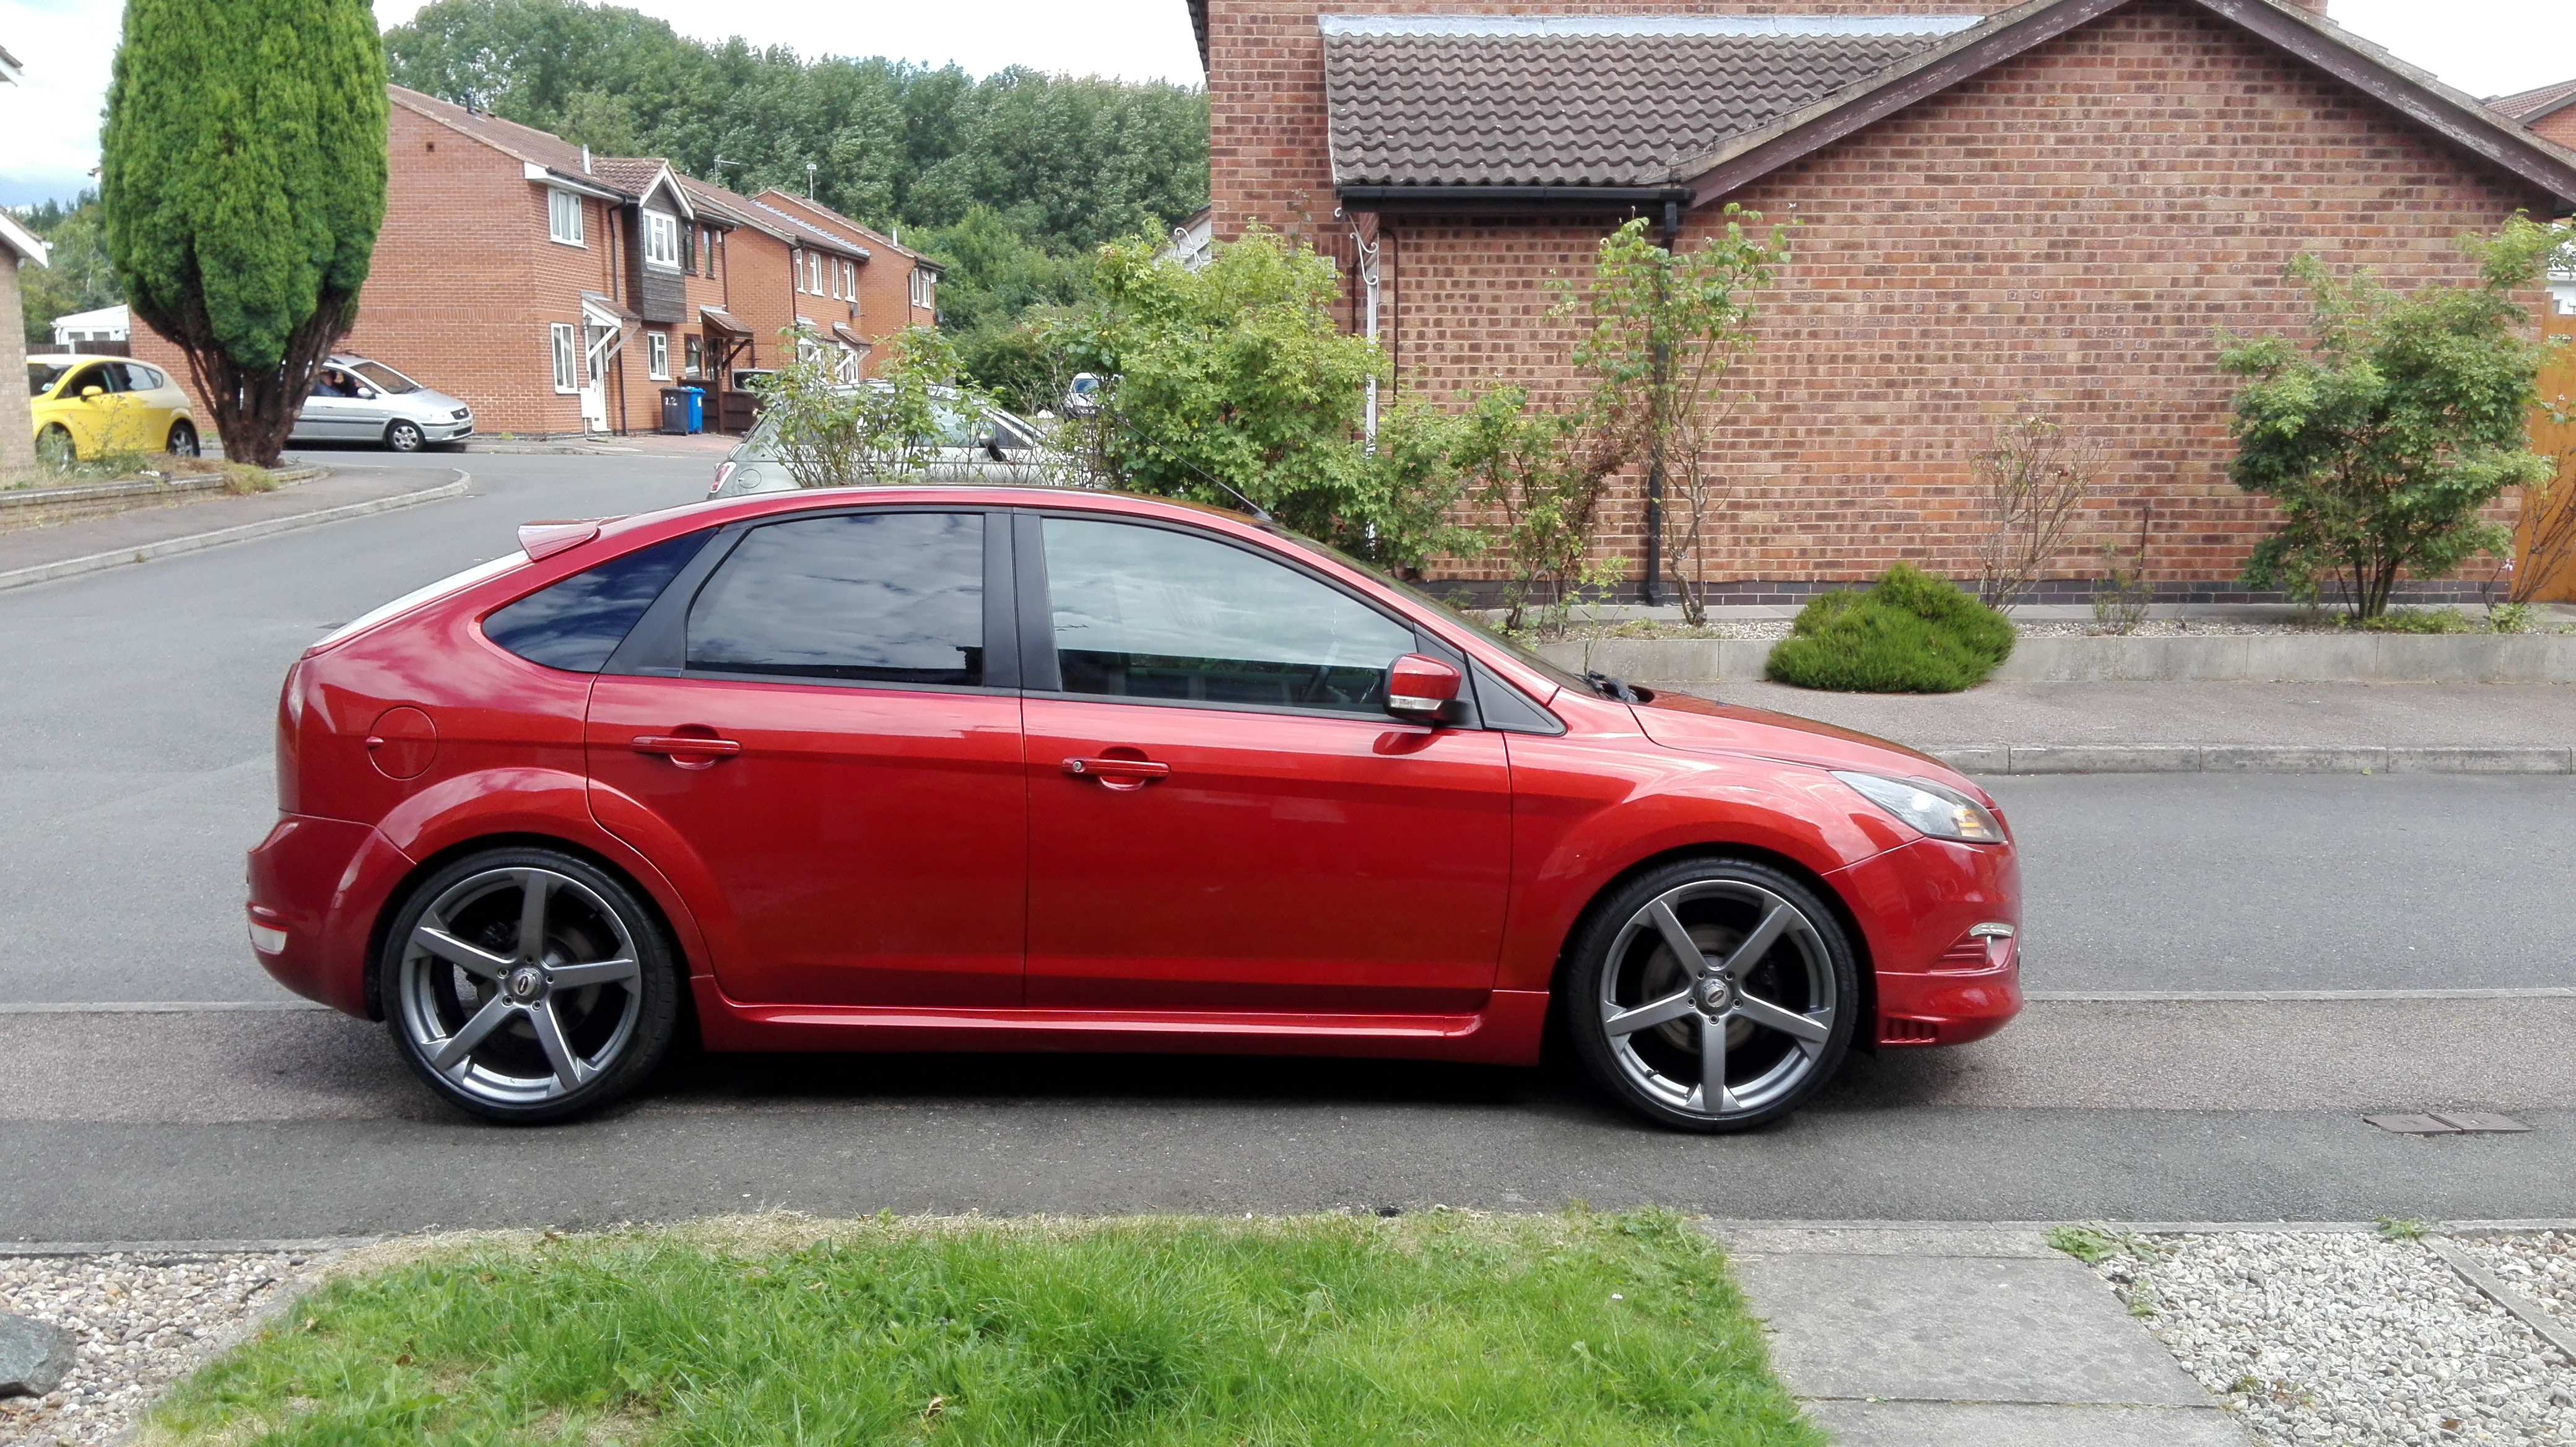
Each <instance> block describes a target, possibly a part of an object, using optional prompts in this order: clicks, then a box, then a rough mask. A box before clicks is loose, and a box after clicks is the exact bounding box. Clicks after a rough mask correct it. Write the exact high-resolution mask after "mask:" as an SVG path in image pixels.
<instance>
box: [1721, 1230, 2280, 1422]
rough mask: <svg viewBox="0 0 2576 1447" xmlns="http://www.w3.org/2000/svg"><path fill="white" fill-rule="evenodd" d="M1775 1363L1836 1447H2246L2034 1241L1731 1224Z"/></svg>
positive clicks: (1727, 1234)
mask: <svg viewBox="0 0 2576 1447" xmlns="http://www.w3.org/2000/svg"><path fill="white" fill-rule="evenodd" d="M1712 1233H1713V1234H1715V1235H1717V1236H1718V1237H1719V1239H1720V1240H1722V1241H1723V1242H1725V1244H1726V1246H1727V1250H1728V1254H1729V1255H1730V1257H1731V1258H1732V1259H1733V1262H1734V1265H1735V1272H1736V1279H1737V1280H1738V1281H1740V1282H1741V1283H1742V1284H1743V1286H1744V1291H1745V1294H1746V1296H1747V1297H1749V1298H1750V1299H1751V1302H1752V1306H1753V1311H1754V1314H1755V1315H1757V1316H1760V1317H1763V1318H1765V1319H1767V1321H1768V1323H1769V1325H1770V1330H1771V1364H1772V1367H1773V1368H1774V1369H1775V1370H1776V1371H1778V1372H1779V1374H1780V1376H1781V1379H1782V1380H1783V1381H1785V1382H1787V1383H1788V1384H1789V1390H1790V1391H1791V1392H1792V1393H1794V1394H1796V1396H1797V1397H1798V1399H1799V1403H1800V1405H1801V1406H1803V1407H1804V1408H1805V1409H1806V1411H1807V1414H1808V1416H1809V1417H1810V1418H1811V1419H1812V1420H1814V1421H1815V1422H1817V1423H1818V1424H1819V1425H1821V1426H1823V1427H1824V1428H1825V1429H1826V1430H1828V1431H1830V1432H1831V1433H1832V1434H1833V1436H1834V1440H1835V1442H1836V1443H1837V1444H1839V1447H2248V1444H2249V1443H2250V1441H2251V1439H2250V1438H2249V1437H2248V1436H2247V1435H2246V1433H2245V1431H2244V1429H2243V1428H2242V1427H2240V1426H2239V1425H2238V1424H2237V1423H2236V1421H2235V1420H2234V1419H2233V1418H2232V1417H2230V1416H2229V1415H2228V1414H2227V1413H2226V1412H2225V1411H2223V1410H2221V1409H2220V1407H2219V1405H2218V1403H2217V1402H2215V1401H2213V1400H2211V1398H2210V1395H2209V1393H2208V1392H2206V1391H2204V1390H2203V1389H2202V1388H2201V1385H2200V1384H2199V1383H2198V1382H2196V1381H2193V1380H2192V1378H2191V1376H2190V1374H2188V1373H2186V1372H2185V1371H2184V1370H2183V1369H2182V1366H2181V1364H2180V1363H2178V1362H2176V1361H2175V1360H2174V1358H2173V1355H2172V1354H2171V1353H2170V1352H2168V1351H2167V1350H2166V1349H2165V1348H2164V1347H2163V1346H2162V1345H2160V1344H2159V1343H2157V1341H2156V1340H2155V1339H2154V1338H2153V1337H2151V1336H2149V1335H2148V1334H2147V1331H2146V1328H2145V1327H2143V1326H2141V1325H2140V1324H2139V1323H2138V1322H2136V1321H2134V1320H2132V1319H2131V1318H2130V1316H2129V1314H2128V1312H2127V1311H2126V1310H2125V1309H2124V1308H2123V1307H2122V1306H2121V1304H2120V1302H2119V1299H2118V1298H2117V1297H2116V1296H2114V1295H2113V1294H2112V1292H2111V1290H2110V1288H2109V1287H2107V1286H2105V1285H2104V1284H2103V1283H2102V1281H2101V1279H2100V1278H2099V1277H2097V1276H2095V1275H2094V1274H2093V1272H2092V1271H2091V1270H2089V1269H2088V1268H2086V1267H2085V1266H2084V1265H2083V1264H2082V1263H2081V1262H2078V1261H2076V1260H2074V1259H2073V1258H2072V1257H2069V1256H2066V1255H2064V1254H2062V1253H2060V1252H2057V1251H2053V1250H2051V1249H2049V1247H2048V1246H2047V1245H2046V1244H2044V1243H2043V1242H2042V1241H2041V1240H2040V1238H2039V1233H2038V1232H2036V1231H2030V1230H2006V1229H2000V1228H1989V1229H1984V1230H1977V1229H1966V1228H1960V1229H1930V1230H1925V1229H1905V1228H1897V1227H1891V1228H1885V1229H1870V1228H1830V1229H1815V1228H1804V1229H1802V1228H1797V1227H1761V1226H1754V1227H1741V1226H1718V1227H1713V1228H1712Z"/></svg>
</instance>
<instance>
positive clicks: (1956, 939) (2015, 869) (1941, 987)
mask: <svg viewBox="0 0 2576 1447" xmlns="http://www.w3.org/2000/svg"><path fill="white" fill-rule="evenodd" d="M1833 881H1834V883H1835V885H1836V886H1837V887H1838V888H1839V889H1840V891H1841V893H1842V895H1843V897H1844V898H1845V899H1846V900H1848V901H1849V902H1850V903H1851V906H1852V910H1853V913H1854V914H1855V915H1857V916H1858V917H1859V921H1860V926H1861V933H1862V935H1863V937H1865V938H1866V939H1867V940H1868V942H1869V951H1870V959H1871V961H1872V962H1873V963H1874V964H1875V965H1876V967H1877V968H1876V971H1875V980H1876V985H1877V995H1878V1010H1877V1014H1878V1018H1877V1021H1876V1026H1877V1033H1876V1036H1875V1038H1876V1041H1877V1043H1878V1044H1879V1045H1881V1046H1884V1047H1900V1046H1917V1045H1965V1044H1967V1043H1968V1042H1969V1041H1972V1040H1983V1039H1985V1038H1986V1037H1987V1036H1989V1035H1992V1034H1994V1033H1995V1032H1996V1031H1998V1030H2001V1029H2002V1028H2004V1026H2005V1025H2007V1024H2010V1023H2011V1021H2012V1018H2013V1016H2015V1015H2017V1014H2020V1013H2021V1006H2022V996H2021V941H2020V939H2019V938H2018V936H2017V935H2016V936H2015V937H2012V938H2006V939H2002V940H1997V941H1993V942H1991V943H1990V944H1989V945H1988V946H1987V947H1986V948H1985V949H1984V950H1983V952H1982V953H1981V954H1978V955H1975V957H1974V958H1972V959H1970V960H1968V961H1966V962H1964V963H1963V962H1962V961H1960V959H1959V958H1958V957H1957V956H1956V955H1954V954H1953V951H1954V950H1956V949H1958V948H1959V947H1960V946H1961V945H1962V944H1963V942H1964V941H1965V940H1967V938H1968V932H1969V931H1970V930H1971V929H1974V928H1975V927H1976V926H1978V925H1982V924H2005V925H2010V926H2013V927H2014V928H2015V929H2016V930H2018V929H2019V927H2020V924H2021V866H2020V864H2019V863H2018V862H2017V861H2016V860H2015V858H2014V856H2013V851H2012V850H2011V849H2010V848H2009V847H2005V848H1998V847H1996V846H1994V845H1983V844H1954V843H1951V842H1950V841H1948V840H1945V839H1918V840H1916V841H1914V842H1913V843H1911V844H1907V845H1904V846H1901V847H1899V848H1896V849H1891V850H1889V851H1888V852H1886V853H1885V854H1881V855H1878V856H1877V857H1875V858H1872V859H1866V860H1863V861H1861V862H1860V863H1858V864H1855V865H1853V866H1851V867H1850V868H1848V869H1844V870H1840V871H1838V872H1836V874H1835V875H1834V876H1833Z"/></svg>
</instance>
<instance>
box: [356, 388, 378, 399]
mask: <svg viewBox="0 0 2576 1447" xmlns="http://www.w3.org/2000/svg"><path fill="white" fill-rule="evenodd" d="M358 400H359V401H361V402H373V401H374V400H376V389H375V388H373V387H360V388H359V389H358Z"/></svg>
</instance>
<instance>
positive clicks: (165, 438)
mask: <svg viewBox="0 0 2576 1447" xmlns="http://www.w3.org/2000/svg"><path fill="white" fill-rule="evenodd" d="M27 390H28V394H29V396H30V398H31V399H32V401H31V407H32V410H33V411H34V412H35V414H36V455H37V456H38V457H40V458H43V459H45V460H46V461H47V462H49V463H52V464H54V465H56V466H60V465H62V464H65V463H68V462H71V461H73V460H74V459H79V460H82V461H88V460H92V459H95V458H100V457H106V456H111V455H113V454H116V453H124V452H167V453H170V454H171V455H173V456H176V457H194V456H196V455H197V422H196V419H195V418H194V417H193V416H191V415H190V413H189V411H188V394H187V393H186V392H183V391H181V390H180V389H179V385H178V384H177V383H176V382H173V381H171V380H170V375H169V374H168V373H167V372H164V371H162V370H161V369H160V368H158V367H151V366H146V365H144V364H143V363H141V362H135V361H128V360H127V359H125V358H123V357H91V356H79V355H74V356H44V357H29V358H28V359H27Z"/></svg>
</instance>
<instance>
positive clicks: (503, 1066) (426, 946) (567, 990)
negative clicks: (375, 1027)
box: [393, 865, 645, 1108]
mask: <svg viewBox="0 0 2576 1447" xmlns="http://www.w3.org/2000/svg"><path fill="white" fill-rule="evenodd" d="M643 976H644V964H643V961H642V958H641V956H640V955H639V954H638V952H637V949H636V940H635V937H634V933H633V931H631V930H630V929H629V928H628V926H627V924H626V922H625V921H624V920H623V919H621V918H620V916H619V912H618V910H617V909H616V908H615V907H613V906H612V905H611V904H610V903H609V902H608V900H607V899H606V898H604V897H603V896H602V895H601V894H600V893H599V891H597V890H595V889H593V888H592V887H591V886H590V885H588V884H587V883H584V882H583V881H582V880H580V879H576V878H574V877H573V876H572V875H570V874H567V873H563V872H561V871H558V870H553V869H547V868H542V867H531V866H526V865H512V866H510V867H506V868H492V869H485V870H481V871H478V872H475V873H472V874H468V875H467V876H466V877H464V878H462V879H459V880H457V881H456V882H455V883H453V884H450V885H449V886H447V888H445V889H444V890H441V891H440V892H439V894H438V896H437V897H436V898H435V899H433V900H432V901H430V903H429V906H428V907H427V908H426V909H424V910H422V911H421V912H420V914H419V916H418V918H417V920H416V921H415V922H414V923H413V924H412V926H411V929H410V932H409V934H408V936H407V937H406V938H405V940H404V942H403V948H402V955H401V961H400V965H399V968H398V969H397V971H396V974H395V981H394V985H395V989H394V992H393V993H394V995H395V999H394V1002H393V1003H394V1009H395V1014H396V1021H397V1028H399V1029H400V1030H401V1031H402V1033H403V1037H404V1041H405V1043H406V1044H407V1045H409V1046H410V1047H411V1051H412V1053H413V1056H414V1059H415V1061H416V1062H417V1063H418V1064H419V1065H420V1066H421V1067H422V1068H423V1070H424V1071H425V1072H426V1073H428V1074H431V1075H434V1076H435V1077H437V1079H438V1081H439V1082H440V1083H441V1084H442V1085H444V1086H445V1087H446V1088H447V1089H448V1090H450V1091H451V1092H453V1093H454V1094H456V1095H457V1096H459V1097H460V1098H462V1099H463V1100H465V1101H467V1102H468V1103H472V1104H477V1105H482V1106H490V1107H502V1108H511V1107H518V1108H526V1107H542V1106H545V1105H548V1104H550V1103H553V1102H557V1101H561V1100H563V1099H564V1098H565V1097H567V1096H569V1095H571V1094H573V1093H574V1092H577V1091H580V1090H582V1088H583V1087H585V1086H589V1085H591V1084H592V1083H593V1082H594V1081H597V1080H598V1079H600V1077H602V1076H604V1075H606V1074H607V1073H609V1072H610V1071H611V1070H612V1069H614V1068H615V1067H616V1065H617V1064H618V1063H619V1061H620V1058H621V1056H622V1055H623V1054H624V1053H625V1052H626V1051H627V1050H628V1048H629V1046H630V1045H631V1044H632V1043H633V1042H634V1041H635V1040H636V1038H637V1035H638V1024H639V1022H640V1021H641V1019H642V1016H643V1013H644V995H645V992H644V978H643Z"/></svg>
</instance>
